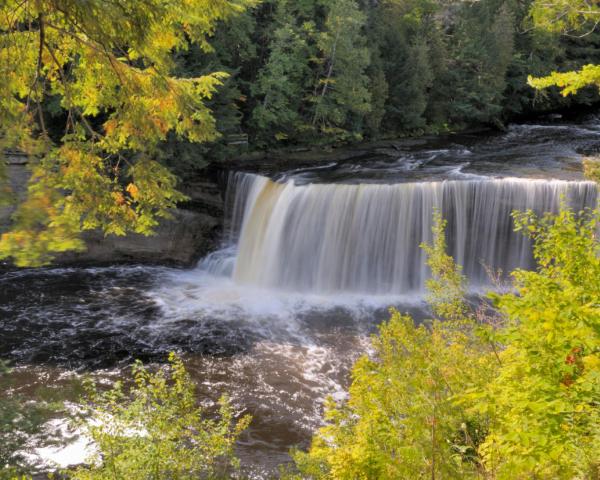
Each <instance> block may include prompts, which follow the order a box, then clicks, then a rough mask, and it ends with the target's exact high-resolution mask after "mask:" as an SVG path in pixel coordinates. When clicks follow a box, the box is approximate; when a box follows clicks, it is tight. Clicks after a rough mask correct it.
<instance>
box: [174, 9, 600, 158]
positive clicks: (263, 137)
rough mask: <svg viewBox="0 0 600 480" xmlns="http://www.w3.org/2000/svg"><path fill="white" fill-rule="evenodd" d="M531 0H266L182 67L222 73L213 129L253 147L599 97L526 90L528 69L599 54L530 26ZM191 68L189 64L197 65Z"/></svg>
mask: <svg viewBox="0 0 600 480" xmlns="http://www.w3.org/2000/svg"><path fill="white" fill-rule="evenodd" d="M530 3H531V2H518V1H514V0H481V1H477V2H468V1H467V2H463V1H461V2H447V1H442V0H381V1H369V0H362V1H356V0H335V1H334V0H302V1H300V2H291V1H288V0H268V1H265V2H262V3H261V4H260V5H259V6H257V7H256V8H252V9H249V10H246V11H245V12H244V13H242V14H241V15H239V16H237V17H234V18H231V19H229V20H228V21H227V22H223V23H222V24H220V26H219V27H218V28H217V30H216V34H215V38H214V41H213V46H214V51H213V52H212V54H211V55H210V56H208V57H207V56H202V57H200V56H198V55H195V54H194V53H193V52H191V53H190V54H188V55H186V56H185V58H182V59H181V63H180V65H181V68H182V69H183V70H184V71H186V70H193V71H194V72H195V73H198V72H205V71H206V72H208V71H211V70H215V69H218V70H223V71H226V72H228V73H229V74H230V75H231V76H230V78H229V80H228V81H227V82H226V85H225V87H224V88H223V89H221V91H220V93H219V94H218V95H217V98H216V99H215V101H214V104H213V111H214V114H215V116H216V118H217V126H218V128H219V130H220V131H221V132H222V133H223V134H225V137H224V141H226V139H227V134H235V133H247V134H248V135H249V137H250V146H251V148H265V147H273V146H287V145H290V144H297V143H316V142H326V143H331V142H338V141H349V140H360V139H365V138H378V137H384V136H395V135H399V134H418V133H421V132H424V131H430V132H441V131H448V130H457V129H461V128H465V127H470V126H474V125H495V126H501V125H502V124H504V123H505V122H506V121H508V120H510V119H514V118H516V117H518V116H520V115H528V114H532V113H539V112H544V111H549V110H552V109H558V108H564V107H568V106H572V105H574V104H586V103H590V102H593V101H596V100H597V99H598V95H597V92H596V90H595V89H593V88H591V89H583V90H581V91H580V92H579V94H578V95H577V96H574V97H571V98H568V99H565V98H563V97H562V96H561V95H560V94H559V92H558V91H549V92H545V93H544V94H540V93H536V92H535V91H534V90H533V89H532V88H531V87H530V86H529V85H528V84H527V77H528V75H530V74H532V75H534V76H535V75H543V74H547V73H549V72H550V71H553V70H559V71H564V70H576V69H578V68H580V67H581V66H582V65H584V64H587V63H591V62H595V61H598V60H600V58H598V57H599V56H600V54H599V53H598V51H597V46H598V43H599V42H600V37H599V36H598V35H597V34H595V33H590V34H588V35H584V36H575V35H573V36H564V35H559V33H558V32H554V31H551V30H548V29H543V30H540V29H538V28H534V27H533V24H532V21H533V18H532V16H531V14H530V12H531V9H530ZM195 69H197V70H195Z"/></svg>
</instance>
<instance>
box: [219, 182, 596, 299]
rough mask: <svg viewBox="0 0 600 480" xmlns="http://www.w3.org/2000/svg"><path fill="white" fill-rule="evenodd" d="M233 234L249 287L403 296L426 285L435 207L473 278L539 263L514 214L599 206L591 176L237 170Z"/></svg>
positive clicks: (240, 278)
mask: <svg viewBox="0 0 600 480" xmlns="http://www.w3.org/2000/svg"><path fill="white" fill-rule="evenodd" d="M234 177H235V179H234V180H233V182H234V183H235V188H233V187H232V188H233V189H234V190H235V193H234V194H232V196H233V197H234V198H230V199H229V201H228V202H229V222H228V224H229V226H230V228H229V232H230V236H231V239H232V240H235V239H237V241H238V251H237V257H236V260H235V265H234V266H233V279H234V280H235V281H236V282H237V283H240V284H248V285H255V286H264V287H275V288H283V289H288V290H293V291H300V292H304V291H314V292H324V293H334V292H360V293H369V294H400V293H406V292H409V291H419V290H422V289H423V286H424V283H425V280H426V279H427V276H428V270H427V268H426V266H425V257H424V254H423V252H422V250H421V249H420V248H419V245H420V244H421V243H422V242H427V241H430V240H431V226H432V216H433V215H432V213H433V210H434V208H438V209H440V210H441V211H442V213H443V215H444V217H445V218H446V219H447V220H448V228H447V232H446V234H447V240H448V245H449V249H450V253H451V254H452V255H453V256H454V258H455V259H456V261H457V262H458V263H459V264H461V265H462V266H463V271H464V273H465V275H466V276H467V277H468V279H469V281H470V282H471V283H472V284H474V285H478V284H486V283H487V281H488V280H487V277H488V274H487V271H486V268H487V267H491V268H492V269H494V270H497V269H501V270H502V271H504V272H507V273H508V272H510V271H512V270H514V269H515V268H517V267H524V268H531V267H533V259H532V256H531V245H530V244H529V241H528V240H527V239H526V238H525V237H523V235H521V234H520V233H515V232H514V231H513V230H514V224H513V221H512V218H511V212H512V211H513V210H515V209H518V210H526V209H531V210H534V211H535V212H537V213H542V212H547V211H556V210H557V209H558V206H559V203H560V199H561V198H562V197H564V198H565V200H566V201H567V203H568V204H569V205H571V206H572V207H573V208H575V209H583V208H584V207H594V206H595V204H596V199H597V187H596V185H595V184H594V183H592V182H584V181H580V182H567V181H561V180H526V179H517V178H505V179H485V180H464V181H463V180H452V181H440V182H416V183H399V184H393V185H382V184H359V185H346V184H310V185H295V184H294V182H293V180H290V181H287V182H286V183H278V182H274V181H271V180H269V179H267V178H266V177H262V176H259V175H251V174H236V175H234Z"/></svg>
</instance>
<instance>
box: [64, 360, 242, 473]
mask: <svg viewBox="0 0 600 480" xmlns="http://www.w3.org/2000/svg"><path fill="white" fill-rule="evenodd" d="M133 381H134V385H133V386H132V387H131V388H129V389H128V390H127V391H126V390H125V389H124V387H123V384H122V383H120V382H118V383H117V384H116V385H115V386H114V387H113V388H112V389H111V390H109V391H107V392H104V393H99V392H98V390H97V388H96V387H95V386H94V385H91V386H89V393H88V410H87V415H86V417H87V418H88V420H87V421H86V424H85V425H86V429H87V431H88V433H89V435H90V437H91V438H92V440H93V441H94V443H95V444H96V447H97V452H96V453H95V454H94V455H93V456H92V457H91V458H90V459H89V465H87V466H80V467H78V468H75V469H73V470H71V471H69V472H67V476H68V477H69V478H70V479H72V480H109V479H114V480H117V479H132V480H133V479H135V480H141V479H148V480H150V479H152V480H186V479H194V480H197V479H198V478H202V479H217V478H231V476H232V475H234V473H235V471H236V470H237V469H238V467H239V464H238V461H237V459H236V458H235V455H234V447H235V443H236V441H237V439H238V437H239V435H240V434H241V432H242V431H243V430H244V429H246V427H247V426H248V424H249V422H250V418H249V417H248V416H245V417H243V418H241V419H239V420H236V419H235V415H234V412H233V409H232V407H231V405H230V403H229V401H228V400H227V398H226V397H223V398H222V399H221V401H220V409H219V418H218V419H211V418H207V415H206V412H205V411H204V410H203V409H201V408H199V407H198V406H197V404H196V392H195V386H194V384H193V382H192V380H191V379H190V377H189V375H188V373H187V372H186V370H185V367H184V366H183V362H182V361H181V359H180V358H179V357H177V356H176V355H174V354H171V356H170V365H169V366H168V368H163V369H161V370H159V371H158V372H157V373H151V372H149V371H148V370H147V369H146V368H145V367H144V366H143V365H142V364H141V363H140V362H137V363H136V364H135V365H134V367H133ZM90 418H91V420H90Z"/></svg>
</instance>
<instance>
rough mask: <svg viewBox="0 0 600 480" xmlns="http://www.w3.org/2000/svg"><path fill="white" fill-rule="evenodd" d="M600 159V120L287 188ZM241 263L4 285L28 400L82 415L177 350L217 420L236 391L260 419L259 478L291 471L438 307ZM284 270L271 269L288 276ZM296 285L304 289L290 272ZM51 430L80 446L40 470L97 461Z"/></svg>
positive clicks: (319, 172) (4, 310)
mask: <svg viewBox="0 0 600 480" xmlns="http://www.w3.org/2000/svg"><path fill="white" fill-rule="evenodd" d="M599 150H600V120H597V119H596V118H594V117H590V118H589V119H587V120H586V121H583V122H579V123H577V124H554V125H550V124H549V125H542V124H538V125H516V126H513V127H511V128H510V130H509V131H508V132H507V133H504V134H494V135H481V136H473V135H472V136H457V137H455V138H453V139H452V140H451V141H449V140H445V141H444V142H443V144H441V143H440V142H430V144H425V145H419V146H413V147H410V148H408V147H407V148H405V149H404V150H399V151H398V152H397V154H390V152H377V151H374V152H373V154H372V155H371V156H370V157H369V158H368V159H367V158H364V159H357V160H356V161H352V162H344V163H340V164H327V165H323V166H321V167H319V168H316V167H313V168H311V169H303V170H296V171H291V172H286V173H284V174H279V176H278V180H279V181H289V180H290V179H292V180H293V181H294V182H295V183H296V184H297V185H310V184H322V183H327V184H330V183H342V184H362V183H364V184H371V183H387V184H390V183H391V184H395V183H406V182H425V183H426V182H440V181H442V180H481V181H485V180H486V179H491V178H495V179H499V178H504V177H517V178H519V179H538V180H539V179H559V180H564V181H568V182H574V184H575V183H577V182H580V181H581V180H582V173H581V157H582V155H581V154H582V153H584V154H588V153H591V152H595V151H599ZM588 190H589V189H588ZM588 196H589V192H588ZM587 202H588V203H589V202H593V199H591V200H590V198H588V199H587ZM292 203H293V202H292ZM509 206H510V205H509ZM507 208H508V207H507ZM317 223H318V222H317ZM400 227H402V226H401V225H400ZM400 227H399V228H400ZM305 233H306V232H298V233H297V235H300V236H301V235H305ZM264 241H265V242H267V240H266V239H265V240H264ZM414 241H415V242H417V243H418V239H417V238H415V239H414ZM263 253H264V252H263ZM268 253H269V252H267V254H268ZM291 253H293V252H291ZM237 254H238V252H237V246H236V241H235V239H234V241H232V242H230V244H224V248H223V250H221V251H219V252H215V253H213V254H211V255H210V256H209V258H208V259H205V260H204V261H203V262H201V263H200V265H199V266H198V267H197V268H195V269H188V270H182V269H173V268H165V267H148V266H127V267H123V266H118V267H117V266H114V267H106V268H68V269H36V270H27V271H8V272H4V273H0V358H2V359H7V360H10V361H11V363H12V365H13V366H14V367H15V368H14V371H13V373H12V379H13V385H14V391H16V392H19V393H20V394H22V395H24V396H25V397H26V398H31V399H34V400H35V399H37V398H39V396H40V395H41V393H40V392H41V391H44V392H45V393H44V395H47V394H48V392H50V394H52V392H54V394H55V395H58V394H60V396H62V397H63V398H64V399H66V400H68V401H69V402H71V404H74V403H76V401H77V395H78V387H77V383H78V379H80V378H81V376H82V375H83V374H89V375H92V376H93V377H95V378H97V379H98V380H100V381H103V382H105V383H106V384H109V383H110V382H112V381H114V380H116V379H118V378H122V377H123V376H124V375H125V374H126V373H127V372H128V369H129V365H130V364H131V362H132V361H133V360H134V359H141V360H143V361H144V362H147V363H152V364H157V363H161V362H164V361H165V359H166V356H167V354H168V353H169V352H171V351H176V352H179V353H180V354H181V355H182V356H183V357H184V360H185V362H186V365H187V367H188V368H189V370H190V372H191V374H192V377H193V379H194V380H195V381H196V382H197V384H198V395H199V399H200V400H201V401H202V402H203V404H205V405H207V406H208V407H209V408H210V405H211V404H213V402H215V401H216V400H217V399H218V398H219V397H220V396H221V395H222V394H223V393H228V394H229V395H230V396H231V398H232V401H233V403H234V405H235V408H236V410H237V411H239V413H240V414H242V413H249V414H251V415H252V416H253V421H252V424H251V427H250V428H249V430H248V431H247V432H246V433H245V434H244V435H243V437H242V439H241V441H240V444H239V447H238V453H239V455H240V457H241V459H242V463H243V466H244V469H245V471H246V472H247V473H248V475H249V476H251V477H253V478H266V477H267V476H269V475H270V474H272V473H273V472H276V471H277V465H279V464H281V463H284V462H288V461H289V456H288V452H289V450H290V448H292V447H294V446H301V447H306V446H307V445H308V441H309V439H310V437H311V434H312V432H313V431H314V430H315V429H316V428H317V427H318V426H319V425H320V424H321V420H320V418H321V413H322V404H323V400H324V399H325V397H326V396H328V395H332V396H333V397H334V398H337V399H343V398H344V395H345V394H344V391H345V389H346V388H347V387H348V384H349V378H348V373H349V369H350V368H351V365H352V363H353V362H354V360H355V359H356V358H357V357H358V356H359V355H361V354H363V353H365V352H368V349H369V336H370V334H372V333H373V332H375V331H376V327H377V325H378V324H379V323H380V322H381V321H382V320H383V319H385V318H387V316H388V313H387V310H388V307H389V306H392V305H395V306H398V307H399V308H400V309H401V310H403V311H408V312H410V313H412V314H414V315H416V316H417V317H421V316H422V315H423V313H422V312H423V311H424V305H423V302H422V294H421V292H419V291H407V292H400V293H399V292H398V291H394V290H393V289H388V290H389V291H387V290H386V293H385V294H381V293H378V292H377V291H372V290H373V289H366V291H365V292H364V293H361V291H360V288H358V287H357V288H352V289H349V290H348V291H344V289H343V288H342V289H338V290H336V291H334V292H331V291H327V292H325V291H323V292H322V291H320V290H319V288H318V287H315V288H308V289H307V288H303V289H298V290H297V291H296V290H295V289H294V288H293V286H294V285H295V283H294V282H293V281H292V280H294V279H293V278H292V279H291V280H290V281H289V282H288V284H289V285H291V287H290V288H277V286H273V285H270V284H269V283H268V282H267V281H264V282H263V281H256V282H253V281H247V279H248V278H250V279H252V278H254V277H252V275H250V274H248V275H246V276H243V275H241V274H239V273H238V274H237V276H236V274H234V273H233V271H234V270H235V268H236V267H235V262H236V258H237ZM261 254H262V253H261ZM274 255H275V254H274ZM347 255H348V256H352V252H351V251H350V252H348V254H347ZM284 260H285V259H284ZM276 267H277V268H276ZM280 267H281V266H269V267H268V268H271V269H273V271H277V272H279V273H281V272H280V271H281V268H280ZM284 267H285V265H284ZM289 268H290V269H291V268H298V267H293V266H289ZM265 269H267V267H266V266H265ZM254 270H256V268H255V269H254ZM254 270H253V271H252V272H251V273H253V275H255V276H256V278H259V279H260V278H262V277H261V276H260V273H261V272H256V271H254ZM242 273H243V272H242ZM283 273H285V274H286V277H285V278H286V279H289V278H290V277H289V275H287V273H288V272H287V271H286V270H285V268H284V269H283ZM408 276H409V277H410V275H408ZM240 278H242V279H243V281H242V280H239V279H240ZM408 280H410V278H409V279H408ZM325 284H326V283H325ZM303 285H304V284H303ZM315 285H317V284H315ZM335 285H337V284H335ZM352 285H354V284H352ZM359 287H360V284H359ZM1 394H4V393H3V392H0V395H1ZM48 428H55V429H57V430H60V431H62V432H63V433H65V434H68V435H67V436H68V438H67V439H65V440H64V442H63V445H62V446H55V447H47V448H40V449H38V450H37V451H36V452H37V453H36V455H37V456H36V458H37V459H38V460H40V461H43V462H45V463H46V464H47V465H48V466H49V468H50V467H51V465H52V462H53V461H54V462H57V463H58V464H61V465H67V464H69V463H78V462H81V461H82V460H83V459H84V457H85V449H84V448H83V447H84V446H85V440H84V439H81V438H78V435H77V433H76V432H69V431H67V429H66V427H65V424H64V422H62V421H61V420H60V419H56V420H54V421H53V422H51V423H50V424H49V425H48Z"/></svg>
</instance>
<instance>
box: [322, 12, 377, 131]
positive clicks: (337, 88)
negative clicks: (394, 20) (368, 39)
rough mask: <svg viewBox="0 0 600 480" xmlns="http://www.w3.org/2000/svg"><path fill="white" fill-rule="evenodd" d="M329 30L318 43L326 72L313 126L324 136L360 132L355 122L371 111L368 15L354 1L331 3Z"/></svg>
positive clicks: (327, 23) (327, 29) (326, 27)
mask: <svg viewBox="0 0 600 480" xmlns="http://www.w3.org/2000/svg"><path fill="white" fill-rule="evenodd" d="M324 4H325V6H326V7H327V17H326V21H325V29H324V31H323V32H321V33H320V35H319V36H318V39H317V45H318V48H319V51H320V53H321V55H322V70H321V73H320V75H319V77H318V80H317V83H316V85H315V89H314V92H313V96H312V102H313V104H314V106H313V117H312V124H313V125H314V126H315V127H318V128H320V129H321V131H323V132H324V133H333V134H341V133H343V132H344V129H345V128H349V129H350V130H354V131H355V132H358V129H356V128H355V126H354V122H355V121H357V120H358V121H360V120H362V118H363V117H364V116H365V115H366V114H367V113H369V112H370V111H371V94H370V92H369V89H368V86H369V78H368V76H367V74H366V70H367V68H368V66H369V61H370V55H369V50H368V48H367V47H366V45H365V41H364V36H363V28H364V26H365V22H366V15H365V14H364V13H363V12H361V11H360V10H359V8H358V5H357V4H356V2H355V1H354V0H327V1H326V2H324Z"/></svg>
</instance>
